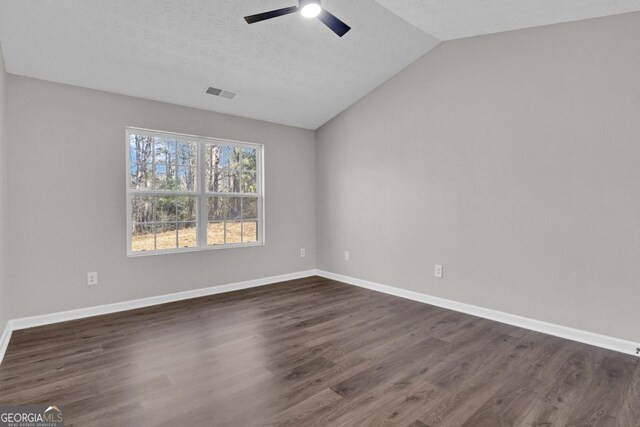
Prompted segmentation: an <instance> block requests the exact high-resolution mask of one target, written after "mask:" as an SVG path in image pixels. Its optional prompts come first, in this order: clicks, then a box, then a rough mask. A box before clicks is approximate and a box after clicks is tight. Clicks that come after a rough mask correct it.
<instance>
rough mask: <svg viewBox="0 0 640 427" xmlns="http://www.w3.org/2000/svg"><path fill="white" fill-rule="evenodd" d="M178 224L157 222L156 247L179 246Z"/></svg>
mask: <svg viewBox="0 0 640 427" xmlns="http://www.w3.org/2000/svg"><path fill="white" fill-rule="evenodd" d="M176 237H177V234H176V224H175V222H174V223H158V224H156V249H157V250H161V249H175V248H176V247H177V239H176Z"/></svg>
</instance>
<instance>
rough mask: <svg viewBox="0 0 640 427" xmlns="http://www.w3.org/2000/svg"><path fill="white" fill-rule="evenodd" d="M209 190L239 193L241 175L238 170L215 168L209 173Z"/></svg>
mask: <svg viewBox="0 0 640 427" xmlns="http://www.w3.org/2000/svg"><path fill="white" fill-rule="evenodd" d="M208 177H209V185H208V188H209V191H212V192H216V193H239V192H240V176H239V174H238V172H237V171H233V170H229V169H214V170H212V171H210V173H209V174H208Z"/></svg>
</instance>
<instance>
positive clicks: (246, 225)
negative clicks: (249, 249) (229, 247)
mask: <svg viewBox="0 0 640 427" xmlns="http://www.w3.org/2000/svg"><path fill="white" fill-rule="evenodd" d="M257 240H258V222H257V221H243V222H242V241H243V242H256V241H257Z"/></svg>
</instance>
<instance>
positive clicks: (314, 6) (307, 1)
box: [244, 0, 351, 37]
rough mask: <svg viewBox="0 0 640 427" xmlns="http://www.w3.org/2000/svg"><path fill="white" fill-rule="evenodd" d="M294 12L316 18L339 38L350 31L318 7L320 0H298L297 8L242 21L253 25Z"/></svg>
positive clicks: (276, 11) (277, 10)
mask: <svg viewBox="0 0 640 427" xmlns="http://www.w3.org/2000/svg"><path fill="white" fill-rule="evenodd" d="M296 12H300V14H301V15H302V16H304V17H305V18H318V19H319V20H320V21H322V23H323V24H324V25H326V26H327V27H329V28H330V29H331V31H333V32H334V33H336V34H337V35H338V36H340V37H342V36H344V35H345V34H347V31H349V30H350V29H351V27H350V26H348V25H347V24H345V23H344V22H342V21H341V20H339V19H338V18H336V17H335V16H333V15H332V14H330V13H329V12H327V11H326V10H325V9H323V8H322V6H321V5H320V0H299V1H298V6H291V7H285V8H282V9H276V10H271V11H269V12H264V13H258V14H256V15H250V16H245V17H244V20H245V21H247V24H255V23H256V22H260V21H265V20H267V19H271V18H277V17H278V16H283V15H288V14H290V13H296Z"/></svg>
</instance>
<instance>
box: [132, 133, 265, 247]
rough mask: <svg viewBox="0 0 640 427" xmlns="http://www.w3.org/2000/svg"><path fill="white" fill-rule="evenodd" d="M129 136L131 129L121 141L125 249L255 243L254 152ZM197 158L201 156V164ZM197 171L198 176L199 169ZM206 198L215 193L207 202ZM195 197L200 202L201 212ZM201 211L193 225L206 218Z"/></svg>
mask: <svg viewBox="0 0 640 427" xmlns="http://www.w3.org/2000/svg"><path fill="white" fill-rule="evenodd" d="M135 132H136V131H135V130H130V133H129V136H128V139H127V146H128V150H129V170H128V171H127V174H128V180H129V183H128V185H127V186H128V190H129V191H130V192H129V196H128V197H129V203H130V210H131V218H130V219H129V223H130V224H131V230H130V233H131V235H130V236H131V247H130V248H129V250H130V251H132V252H141V251H150V252H153V251H156V250H158V251H162V250H172V249H173V250H175V249H180V248H194V247H195V248H197V247H199V244H200V245H201V246H202V247H206V245H221V246H224V245H225V244H232V245H237V244H242V243H252V242H256V241H258V240H259V237H261V236H259V231H258V229H259V228H260V225H261V224H260V223H259V220H258V211H260V203H262V195H261V194H260V189H259V188H258V185H257V184H258V180H259V177H258V174H259V173H261V170H260V168H259V167H258V166H259V165H258V160H259V159H260V154H261V153H260V152H259V150H260V148H258V147H257V146H252V145H246V146H243V145H242V144H236V143H233V142H228V143H227V142H224V141H220V142H217V141H216V140H210V141H211V142H209V143H208V142H206V141H205V140H203V139H200V138H193V139H191V137H189V136H186V135H176V136H172V135H163V134H160V133H158V134H156V135H153V134H152V133H151V132H146V131H140V132H141V133H143V132H144V133H146V134H148V135H150V136H146V135H138V134H136V133H135ZM200 155H203V156H205V158H204V159H200V158H199V156H200ZM201 165H203V167H204V170H200V169H201V168H200V166H201ZM201 187H202V188H201ZM207 193H209V194H207ZM211 193H219V194H215V197H214V194H211ZM241 194H243V195H244V194H247V195H250V196H251V197H240V195H241ZM202 195H204V196H206V203H204V205H202V206H201V204H200V202H201V201H204V199H202V198H201V197H202ZM254 196H255V197H254ZM201 209H206V217H207V220H206V223H205V224H201V223H200V218H203V215H204V214H205V212H202V211H201ZM200 227H206V234H207V238H206V241H205V242H202V241H201V242H198V237H199V232H198V230H199V229H200ZM200 231H202V232H204V230H200Z"/></svg>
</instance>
